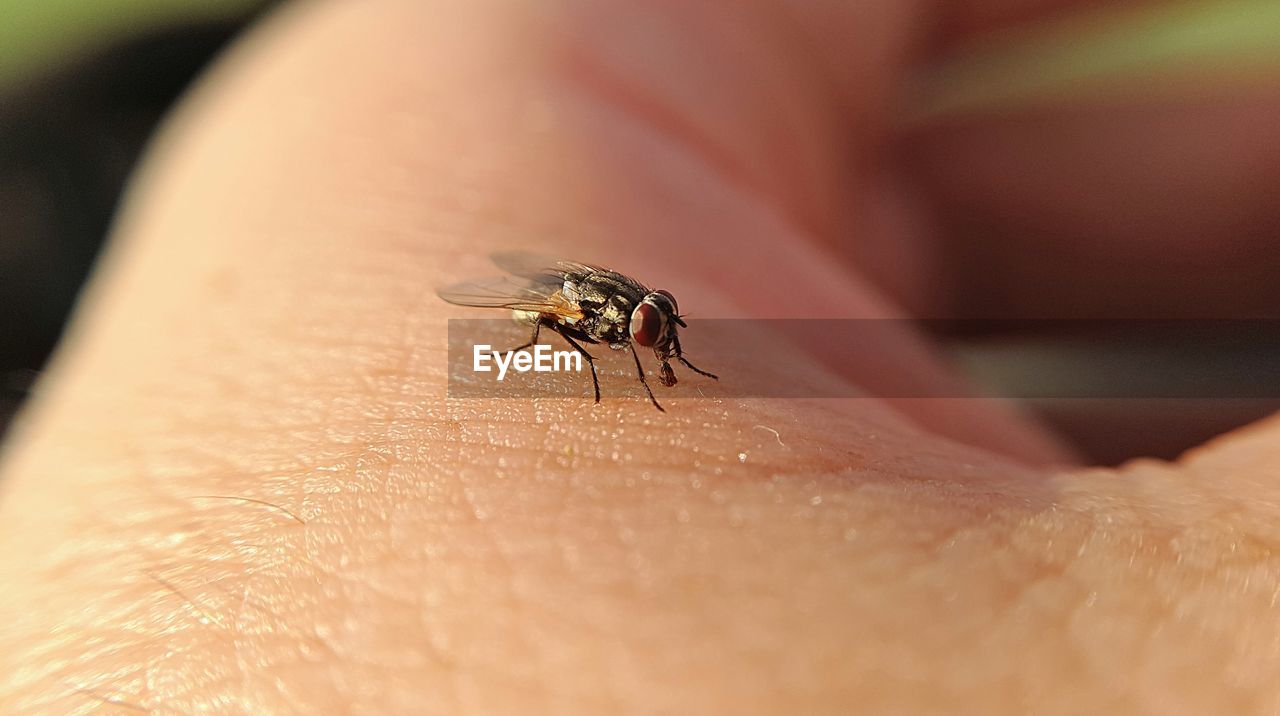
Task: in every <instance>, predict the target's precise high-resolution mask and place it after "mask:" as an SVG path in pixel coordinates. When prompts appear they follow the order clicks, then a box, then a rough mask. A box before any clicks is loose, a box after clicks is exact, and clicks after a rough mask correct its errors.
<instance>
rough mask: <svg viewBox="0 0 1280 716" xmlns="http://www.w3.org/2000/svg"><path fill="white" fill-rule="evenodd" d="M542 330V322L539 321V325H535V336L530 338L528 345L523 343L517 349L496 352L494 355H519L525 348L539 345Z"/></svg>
mask: <svg viewBox="0 0 1280 716" xmlns="http://www.w3.org/2000/svg"><path fill="white" fill-rule="evenodd" d="M541 330H542V321H538V322H537V323H535V324H533V336H532V337H530V338H529V342H528V343H521V344H520V345H518V346H516V347H515V348H512V349H511V350H509V351H494V352H493V354H494V355H503V354H505V353H519V352H520V351H522V350H524V349H525V348H532V347H533V346H536V345H538V331H541Z"/></svg>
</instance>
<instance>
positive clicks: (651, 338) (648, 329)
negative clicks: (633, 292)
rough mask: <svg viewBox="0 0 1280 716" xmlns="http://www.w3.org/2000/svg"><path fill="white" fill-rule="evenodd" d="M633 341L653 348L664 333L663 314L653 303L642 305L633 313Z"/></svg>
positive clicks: (631, 328)
mask: <svg viewBox="0 0 1280 716" xmlns="http://www.w3.org/2000/svg"><path fill="white" fill-rule="evenodd" d="M629 330H630V331H631V340H633V341H635V342H636V343H639V344H640V345H642V346H644V347H646V348H652V347H653V344H654V343H657V342H658V336H659V335H661V333H662V313H661V312H660V311H659V310H658V309H657V308H656V307H655V306H654V305H653V304H651V303H641V304H640V305H639V306H636V310H634V311H632V312H631V325H630V326H629Z"/></svg>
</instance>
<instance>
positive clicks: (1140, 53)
mask: <svg viewBox="0 0 1280 716" xmlns="http://www.w3.org/2000/svg"><path fill="white" fill-rule="evenodd" d="M1250 7H1252V6H1250V5H1248V4H1247V3H1245V4H1238V3H1237V4H1232V3H1219V4H1212V3H1210V4H1198V5H1190V6H1184V5H1163V4H1155V5H1151V6H1149V7H1147V8H1146V9H1145V10H1140V11H1135V10H1132V9H1127V10H1126V11H1125V12H1123V13H1121V12H1109V13H1097V12H1095V15H1097V17H1092V18H1089V17H1085V16H1080V17H1076V16H1070V17H1067V18H1064V20H1063V21H1062V22H1060V23H1059V25H1061V27H1058V28H1057V29H1054V27H1053V26H1052V24H1051V23H1050V27H1049V28H1047V29H1046V28H1036V29H1035V30H1026V31H1023V32H1021V33H1020V34H1019V33H1007V34H1006V35H1001V36H999V37H998V38H997V39H995V40H993V41H991V42H990V43H989V46H988V47H985V48H982V49H981V51H979V50H977V49H967V48H966V49H965V50H964V51H961V52H959V53H956V57H954V58H952V59H951V60H948V59H947V58H945V57H944V58H939V59H937V60H935V61H934V62H935V64H937V65H939V66H940V67H939V69H938V70H937V71H936V73H935V74H936V76H937V77H939V78H943V79H945V82H941V81H940V82H941V86H940V87H939V89H940V91H942V92H943V93H947V92H950V94H952V95H955V94H956V92H957V91H956V90H953V89H952V87H954V86H960V85H964V86H971V87H972V90H971V92H970V94H972V95H975V96H978V97H984V96H985V97H986V98H987V100H986V102H987V104H986V105H983V104H982V103H981V101H978V103H977V104H975V105H973V106H970V107H968V108H967V109H966V108H964V107H962V106H961V105H962V104H963V102H959V101H958V100H956V101H952V102H951V104H952V105H953V109H952V110H951V111H946V110H939V111H937V112H935V114H934V115H933V117H932V119H931V120H929V121H928V122H926V123H925V125H924V126H921V127H920V128H919V129H918V131H914V132H912V133H911V134H910V135H909V136H908V137H905V138H904V142H903V145H902V146H903V152H902V154H903V156H904V157H905V158H906V161H907V164H908V165H909V167H910V169H909V174H910V176H911V177H912V179H913V181H914V182H916V187H917V191H919V192H920V193H921V194H922V195H924V196H927V197H928V203H929V205H930V206H931V208H932V212H933V217H934V219H935V221H936V222H937V227H938V233H937V234H936V236H937V242H936V243H935V244H933V246H934V248H935V250H936V256H937V260H936V263H935V264H934V266H936V267H937V268H938V275H937V283H938V285H940V286H946V287H947V288H945V289H940V292H939V293H947V294H949V295H948V296H947V297H946V298H945V299H943V300H942V301H941V302H940V303H939V304H938V305H939V306H942V305H943V304H946V306H947V307H948V308H947V310H951V311H954V312H959V313H964V314H966V315H974V316H1001V317H1009V316H1010V315H1011V314H1016V315H1018V316H1022V317H1037V316H1059V317H1072V316H1105V315H1110V316H1117V315H1119V316H1125V317H1183V316H1194V317H1202V318H1226V317H1241V316H1258V315H1272V314H1273V313H1274V306H1275V305H1276V298H1277V289H1276V286H1275V282H1274V281H1272V280H1271V279H1270V276H1272V275H1274V273H1275V271H1276V269H1277V268H1278V267H1280V251H1277V250H1276V245H1275V242H1274V240H1273V239H1274V226H1275V225H1276V223H1277V218H1280V217H1278V216H1277V214H1276V210H1275V206H1276V201H1275V198H1276V196H1275V187H1276V185H1277V184H1276V182H1275V181H1274V177H1275V174H1276V167H1277V166H1280V129H1277V127H1276V123H1275V122H1273V121H1272V117H1274V116H1275V114H1276V111H1277V110H1278V109H1280V95H1278V94H1277V93H1276V92H1275V90H1274V82H1271V81H1269V78H1271V77H1274V76H1275V74H1276V70H1275V68H1276V67H1277V66H1280V65H1277V63H1276V58H1277V57H1280V52H1278V50H1280V48H1277V46H1276V45H1275V43H1274V40H1273V39H1268V38H1269V37H1270V36H1268V35H1266V34H1265V32H1264V33H1262V34H1258V33H1257V32H1256V30H1255V28H1257V27H1261V26H1265V25H1266V24H1267V19H1268V18H1269V17H1271V16H1272V14H1273V13H1274V11H1273V10H1272V9H1271V6H1270V5H1265V6H1262V5H1260V6H1258V7H1257V8H1255V9H1256V12H1254V13H1253V14H1254V15H1261V17H1257V18H1255V19H1253V20H1250V19H1249V18H1250V9H1249V8H1250ZM1258 23H1262V25H1259V24H1258ZM1197 28H1199V29H1197ZM1232 38H1235V40H1234V41H1233V40H1232ZM1144 48H1149V49H1144ZM1086 55H1087V56H1086ZM1108 58H1111V59H1108ZM978 68H985V70H980V69H978ZM983 72H985V74H986V75H987V79H986V80H984V81H982V82H979V81H977V80H976V79H975V77H977V76H978V75H981V74H982V73H983ZM1037 72H1038V73H1039V74H1038V75H1037V74H1036V73H1037ZM1037 77H1039V78H1042V79H1040V80H1039V82H1040V83H1041V85H1043V88H1042V89H1040V90H1037V89H1036V87H1035V82H1036V81H1037V79H1036V78H1037ZM1001 78H1003V82H1004V84H1003V85H1000V84H998V83H999V82H1000V81H1001ZM1055 83H1056V84H1055ZM979 85H980V86H981V87H979ZM982 88H985V89H982ZM1001 98H1003V99H1001ZM1019 98H1021V99H1019ZM971 99H972V98H971ZM944 104H946V102H944Z"/></svg>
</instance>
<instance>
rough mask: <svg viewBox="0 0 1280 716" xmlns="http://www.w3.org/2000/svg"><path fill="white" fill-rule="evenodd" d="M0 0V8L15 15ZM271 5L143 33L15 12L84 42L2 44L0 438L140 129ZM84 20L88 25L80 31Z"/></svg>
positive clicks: (49, 338) (54, 334)
mask: <svg viewBox="0 0 1280 716" xmlns="http://www.w3.org/2000/svg"><path fill="white" fill-rule="evenodd" d="M21 1H22V2H26V0H21ZM10 4H11V3H9V2H7V1H6V2H0V10H6V9H13V10H14V11H15V12H17V13H18V15H23V12H24V10H22V9H21V8H20V7H16V6H15V8H8V7H7V6H9V5H10ZM53 4H54V5H57V3H53ZM182 4H183V3H181V2H178V3H174V5H182ZM274 4H276V3H274V2H271V1H255V2H233V3H227V4H226V9H227V10H228V11H227V12H220V13H219V14H218V16H215V17H207V16H197V15H203V13H197V12H194V11H193V12H190V13H185V14H184V13H177V14H167V15H165V16H163V17H153V16H146V17H144V18H142V20H141V22H140V24H141V25H142V26H144V27H146V26H150V28H151V29H143V30H141V31H139V30H138V29H137V25H134V26H131V27H129V28H128V29H127V30H126V29H120V30H117V29H115V28H116V26H115V25H112V24H110V23H108V22H106V21H105V18H102V17H96V16H95V17H91V18H81V16H79V15H77V14H76V12H75V11H74V10H64V11H62V12H57V11H56V10H57V8H53V10H55V11H54V12H48V13H46V14H45V15H42V16H40V17H35V18H33V17H30V15H31V14H32V13H31V12H29V11H28V12H27V15H24V16H21V17H18V18H17V20H16V21H17V22H26V23H29V24H31V23H35V25H34V26H35V27H36V28H37V29H39V30H41V31H44V32H45V33H46V34H48V35H49V36H51V37H53V36H56V37H61V36H64V35H63V34H59V33H60V32H61V33H64V34H69V35H71V36H72V37H74V36H75V35H76V34H77V32H76V31H77V30H78V31H79V33H81V34H83V33H86V32H87V33H89V35H87V37H91V38H92V41H89V40H86V41H85V42H83V43H82V47H79V48H68V50H67V51H65V52H64V51H60V48H58V47H57V46H54V47H52V48H50V47H49V46H48V43H46V44H45V45H43V46H42V45H39V44H35V43H31V42H28V43H27V44H26V45H23V46H19V47H16V48H15V46H14V45H13V44H9V50H8V51H7V52H8V56H4V55H0V60H8V61H9V62H10V68H12V67H14V65H15V64H17V66H18V68H19V71H16V72H10V73H7V74H4V75H0V80H3V82H2V83H0V437H3V434H4V433H5V431H6V430H7V428H8V426H9V424H10V422H11V420H12V417H13V415H14V413H15V411H16V410H17V408H18V405H19V404H20V403H21V402H22V400H23V399H24V397H25V396H26V393H27V391H28V389H29V387H30V385H31V383H32V381H33V380H34V378H35V375H36V372H37V371H38V370H39V369H40V367H41V366H42V365H43V364H44V362H45V360H46V359H47V358H48V356H49V353H50V351H51V350H52V349H53V346H54V344H55V342H56V341H57V340H58V336H59V335H60V333H61V331H62V327H63V323H64V322H65V321H66V319H67V316H68V314H69V313H70V311H71V308H72V305H73V304H74V302H75V299H76V295H77V293H78V292H79V290H80V287H81V285H82V283H83V282H84V280H85V277H86V275H87V274H88V272H89V269H90V266H91V265H92V263H93V261H94V258H95V257H96V256H97V253H98V250H99V248H100V246H101V245H102V241H103V238H104V236H105V235H106V232H107V230H108V227H109V225H110V222H111V218H112V215H113V213H114V211H115V207H116V203H117V201H118V199H119V197H120V193H121V190H122V189H123V187H124V183H125V181H126V180H127V179H128V177H129V173H130V172H131V171H132V169H133V167H134V165H135V164H136V162H137V161H138V159H139V156H140V154H141V152H142V150H143V149H144V147H145V146H146V143H147V140H148V138H149V137H150V136H151V133H152V132H153V131H154V130H155V128H156V126H157V124H158V123H159V122H160V120H161V119H163V117H164V116H165V113H166V112H167V111H168V109H169V107H170V106H172V105H173V103H174V102H175V101H176V100H177V99H178V98H179V97H180V96H181V95H182V94H183V92H184V91H185V90H186V89H187V87H188V86H189V85H190V84H191V82H192V80H194V79H195V78H196V77H197V76H198V75H199V73H200V72H201V70H202V69H204V67H205V66H206V65H207V64H208V63H209V62H210V61H211V60H212V59H213V58H214V57H215V56H216V55H217V54H218V53H219V51H220V50H222V49H223V47H224V46H225V45H227V43H228V42H230V41H231V40H232V39H233V38H234V37H235V36H236V35H237V34H238V33H239V32H240V31H241V30H242V29H243V28H244V27H245V26H246V25H247V24H249V23H251V22H252V21H254V20H255V19H256V18H257V17H258V16H260V15H261V14H262V13H264V12H265V11H266V10H268V9H269V7H270V6H272V5H274ZM220 10H221V9H220ZM121 12H123V11H121ZM11 20H14V18H12V17H7V18H6V19H5V20H4V21H6V22H7V21H11ZM148 21H149V22H148ZM85 22H94V23H98V24H99V26H98V27H97V28H95V27H93V26H90V27H88V28H87V29H80V28H81V26H82V25H83V24H84V23H85ZM59 25H62V26H66V28H67V29H66V30H65V31H60V30H59V28H58V26H59ZM10 31H11V32H13V33H15V34H16V33H17V30H14V29H13V28H12V27H11V28H10ZM0 39H4V33H0ZM19 53H21V54H19Z"/></svg>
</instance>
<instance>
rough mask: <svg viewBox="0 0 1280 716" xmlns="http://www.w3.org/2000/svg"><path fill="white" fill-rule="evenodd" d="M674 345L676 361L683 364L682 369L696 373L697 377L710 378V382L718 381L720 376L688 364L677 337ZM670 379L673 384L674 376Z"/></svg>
mask: <svg viewBox="0 0 1280 716" xmlns="http://www.w3.org/2000/svg"><path fill="white" fill-rule="evenodd" d="M674 345H675V349H676V360H678V361H680V362H681V363H684V367H686V368H688V369H689V370H691V371H693V372H694V373H697V374H698V375H705V376H707V377H708V378H711V379H712V380H720V376H718V375H716V374H715V373H708V372H707V371H705V370H702V369H701V368H699V367H698V366H696V365H694V364H692V363H690V362H689V359H688V358H685V357H684V351H682V350H680V338H679V337H678V336H677V337H676V339H675V344H674ZM671 377H672V382H673V383H674V382H675V380H674V379H675V374H672V376H671Z"/></svg>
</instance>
